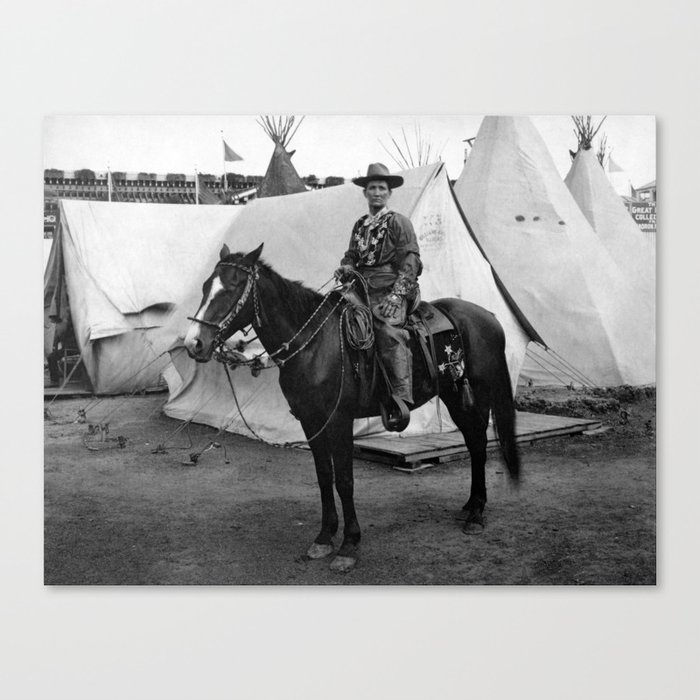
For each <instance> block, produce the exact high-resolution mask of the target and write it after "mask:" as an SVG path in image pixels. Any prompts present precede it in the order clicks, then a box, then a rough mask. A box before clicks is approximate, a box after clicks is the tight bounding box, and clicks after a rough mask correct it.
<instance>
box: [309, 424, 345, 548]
mask: <svg viewBox="0 0 700 700" xmlns="http://www.w3.org/2000/svg"><path fill="white" fill-rule="evenodd" d="M304 430H305V432H306V434H307V436H308V437H311V436H313V435H314V432H315V431H314V430H311V429H308V430H307V429H306V428H304ZM311 452H312V454H313V456H314V463H315V464H316V478H317V480H318V487H319V489H320V491H321V531H320V532H319V533H318V535H317V536H316V539H315V540H314V541H313V543H312V545H311V546H310V547H309V549H308V550H307V552H306V554H307V556H308V557H309V558H311V559H322V558H323V557H327V556H328V555H329V554H331V553H332V552H333V535H335V533H336V532H337V531H338V513H337V511H336V509H335V499H334V497H333V461H332V457H331V450H330V447H329V441H328V437H327V435H326V433H325V432H324V433H322V434H321V435H319V436H318V437H317V438H316V439H314V440H312V441H311Z"/></svg>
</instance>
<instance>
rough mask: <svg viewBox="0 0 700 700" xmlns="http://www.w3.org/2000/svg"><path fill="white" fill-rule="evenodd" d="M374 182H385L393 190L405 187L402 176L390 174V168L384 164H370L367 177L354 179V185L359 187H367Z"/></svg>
mask: <svg viewBox="0 0 700 700" xmlns="http://www.w3.org/2000/svg"><path fill="white" fill-rule="evenodd" d="M372 180H384V182H386V184H387V185H389V188H390V189H392V190H393V189H394V188H396V187H401V185H403V178H402V177H401V175H391V174H390V173H389V168H387V167H386V165H384V163H370V164H369V167H368V168H367V175H365V176H364V177H354V178H353V179H352V181H353V183H354V184H356V185H358V186H359V187H367V184H368V183H370V182H372Z"/></svg>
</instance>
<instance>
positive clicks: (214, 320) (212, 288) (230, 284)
mask: <svg viewBox="0 0 700 700" xmlns="http://www.w3.org/2000/svg"><path fill="white" fill-rule="evenodd" d="M262 248H263V246H262V244H261V245H260V246H259V247H258V248H256V249H255V250H254V251H252V252H250V253H248V254H247V255H244V254H243V253H236V254H234V255H231V252H230V251H229V249H228V246H227V245H224V247H223V248H222V249H221V253H219V262H218V263H217V264H216V266H215V267H214V272H212V274H211V275H210V276H209V277H208V278H207V280H206V281H205V282H204V284H203V285H202V302H201V304H200V305H199V310H198V311H197V313H196V314H195V315H194V316H193V317H190V320H191V321H192V323H191V324H190V327H189V330H188V331H187V335H186V336H185V348H186V349H187V353H188V354H189V356H190V357H191V358H192V359H194V360H197V362H208V361H209V360H210V359H211V356H212V352H213V351H214V348H215V346H216V345H217V344H218V343H219V342H221V341H223V340H225V339H226V338H228V337H230V336H231V335H233V334H234V333H235V332H236V331H239V330H241V329H242V328H245V327H246V326H248V325H250V324H251V323H252V322H253V319H254V318H255V315H256V312H257V309H256V303H257V302H256V299H257V289H256V283H257V278H258V258H259V257H260V253H261V252H262Z"/></svg>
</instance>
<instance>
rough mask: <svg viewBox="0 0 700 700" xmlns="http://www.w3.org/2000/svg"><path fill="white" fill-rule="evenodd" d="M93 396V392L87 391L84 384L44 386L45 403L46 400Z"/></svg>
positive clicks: (71, 383)
mask: <svg viewBox="0 0 700 700" xmlns="http://www.w3.org/2000/svg"><path fill="white" fill-rule="evenodd" d="M92 395H93V393H92V391H91V390H90V389H87V388H86V387H85V384H83V383H82V382H69V383H68V384H66V386H64V387H60V386H46V385H44V401H46V399H75V398H79V397H81V396H92Z"/></svg>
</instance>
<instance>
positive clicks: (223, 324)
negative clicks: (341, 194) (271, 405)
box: [187, 261, 349, 443]
mask: <svg viewBox="0 0 700 700" xmlns="http://www.w3.org/2000/svg"><path fill="white" fill-rule="evenodd" d="M218 265H225V266H227V267H235V268H236V269H238V270H242V271H243V272H245V273H246V274H247V275H248V279H247V280H246V286H245V289H244V290H243V294H241V296H240V298H239V299H238V301H236V303H235V304H233V306H232V307H231V309H230V310H229V312H228V313H227V314H226V316H225V317H224V318H223V320H221V321H220V322H219V323H213V322H212V321H204V320H202V319H198V318H193V317H192V316H188V317H187V318H188V320H190V321H195V322H196V323H199V324H201V325H203V326H209V327H210V328H214V329H216V335H215V336H214V344H215V346H218V352H219V355H220V357H218V358H217V359H219V361H220V362H222V363H223V365H224V369H225V371H226V377H227V379H228V383H229V386H230V387H231V391H232V393H233V397H234V399H235V401H236V406H237V408H238V412H239V414H240V415H241V418H242V419H243V422H244V423H245V424H246V426H247V427H248V429H249V430H250V431H251V432H252V433H253V435H254V436H255V437H257V438H258V439H262V438H260V436H259V435H258V434H257V433H256V432H255V431H254V430H253V429H252V428H251V427H250V426H249V425H248V423H247V421H246V420H245V418H244V416H243V413H242V412H241V408H240V406H239V405H238V398H237V397H236V391H235V389H234V387H233V383H232V381H231V376H230V374H229V371H228V367H227V362H228V360H227V357H226V353H225V352H222V350H223V347H224V336H225V335H226V333H227V331H228V329H229V327H230V326H231V324H232V323H233V321H234V319H235V318H236V316H237V315H238V314H239V313H240V311H241V309H242V308H243V306H244V305H245V303H246V302H247V301H248V297H249V296H250V294H251V293H252V294H253V313H254V314H255V321H254V322H253V327H254V328H256V329H257V328H260V327H261V326H262V323H261V321H260V297H259V294H258V284H257V283H258V278H259V277H260V272H259V268H258V264H257V263H255V264H254V265H253V266H252V267H246V266H245V265H240V264H239V263H234V262H223V261H222V262H219V263H218ZM331 293H332V290H331V292H328V294H326V295H325V296H324V297H323V300H322V301H321V303H320V304H319V305H318V306H317V307H316V310H315V311H314V312H313V313H312V314H311V316H310V317H309V318H308V319H307V320H306V323H304V324H303V326H302V327H301V328H300V329H299V330H298V331H297V332H296V333H295V334H294V336H293V337H292V338H290V339H289V340H288V341H287V342H285V343H282V345H281V346H280V347H279V348H277V350H275V351H273V352H271V353H269V354H268V355H269V357H270V358H271V359H272V360H273V362H274V363H275V365H277V367H282V366H283V365H284V364H285V363H286V362H287V361H288V360H290V359H291V358H292V357H294V356H295V355H297V354H298V353H300V352H301V351H302V350H303V349H304V348H305V347H307V345H309V343H311V342H312V341H313V339H314V338H315V337H316V335H317V334H318V333H319V331H320V330H321V328H322V327H323V326H324V325H325V323H326V322H327V321H328V320H329V319H330V318H331V316H332V315H333V313H334V312H335V310H336V309H337V308H338V307H339V306H340V305H341V304H342V303H343V302H344V298H343V296H342V295H341V296H340V298H339V300H338V302H337V303H336V304H334V305H333V306H332V307H331V309H330V311H329V312H328V314H327V315H326V317H325V318H324V319H323V321H322V322H321V324H320V325H319V326H318V328H317V329H316V330H315V331H314V332H313V333H312V334H311V335H310V337H309V338H308V339H307V340H306V342H304V343H302V344H301V346H300V347H299V348H297V349H296V350H294V351H293V352H292V353H291V354H289V355H287V357H286V358H284V359H282V358H278V356H279V354H280V353H282V352H285V353H286V352H288V351H289V346H290V345H291V343H292V342H293V341H294V340H296V339H297V337H299V335H300V334H301V333H302V332H303V331H304V330H305V329H306V327H307V326H308V325H309V324H310V323H311V321H312V320H313V319H314V318H315V317H316V314H318V313H319V312H320V311H321V309H322V307H323V305H324V304H325V302H326V300H327V299H328V298H329V296H330V295H331ZM348 308H349V307H348V306H346V308H345V309H344V310H343V311H342V312H341V315H340V320H339V323H338V335H339V342H340V387H339V389H338V396H337V398H336V401H335V405H334V406H333V410H332V411H331V412H330V414H329V416H328V418H327V419H326V421H325V422H324V424H323V425H322V426H321V428H320V429H319V430H317V431H316V433H315V434H314V435H313V436H312V437H310V438H307V439H306V440H305V442H306V443H310V442H311V441H313V440H315V439H316V438H317V437H318V436H319V435H320V434H321V433H322V432H323V431H324V430H325V429H326V427H327V426H328V424H329V423H330V421H331V419H332V418H333V416H334V415H335V412H336V411H337V410H338V406H339V405H340V400H341V398H342V396H343V385H344V380H345V360H344V354H345V344H344V341H343V319H344V318H345V315H346V312H347V309H348ZM257 362H259V356H258V357H256V358H254V359H253V360H252V361H248V362H243V363H239V364H251V365H252V366H251V371H252V372H253V374H254V376H257V374H259V373H260V369H261V368H262V369H267V367H263V366H262V365H257V366H256V363H257Z"/></svg>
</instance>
